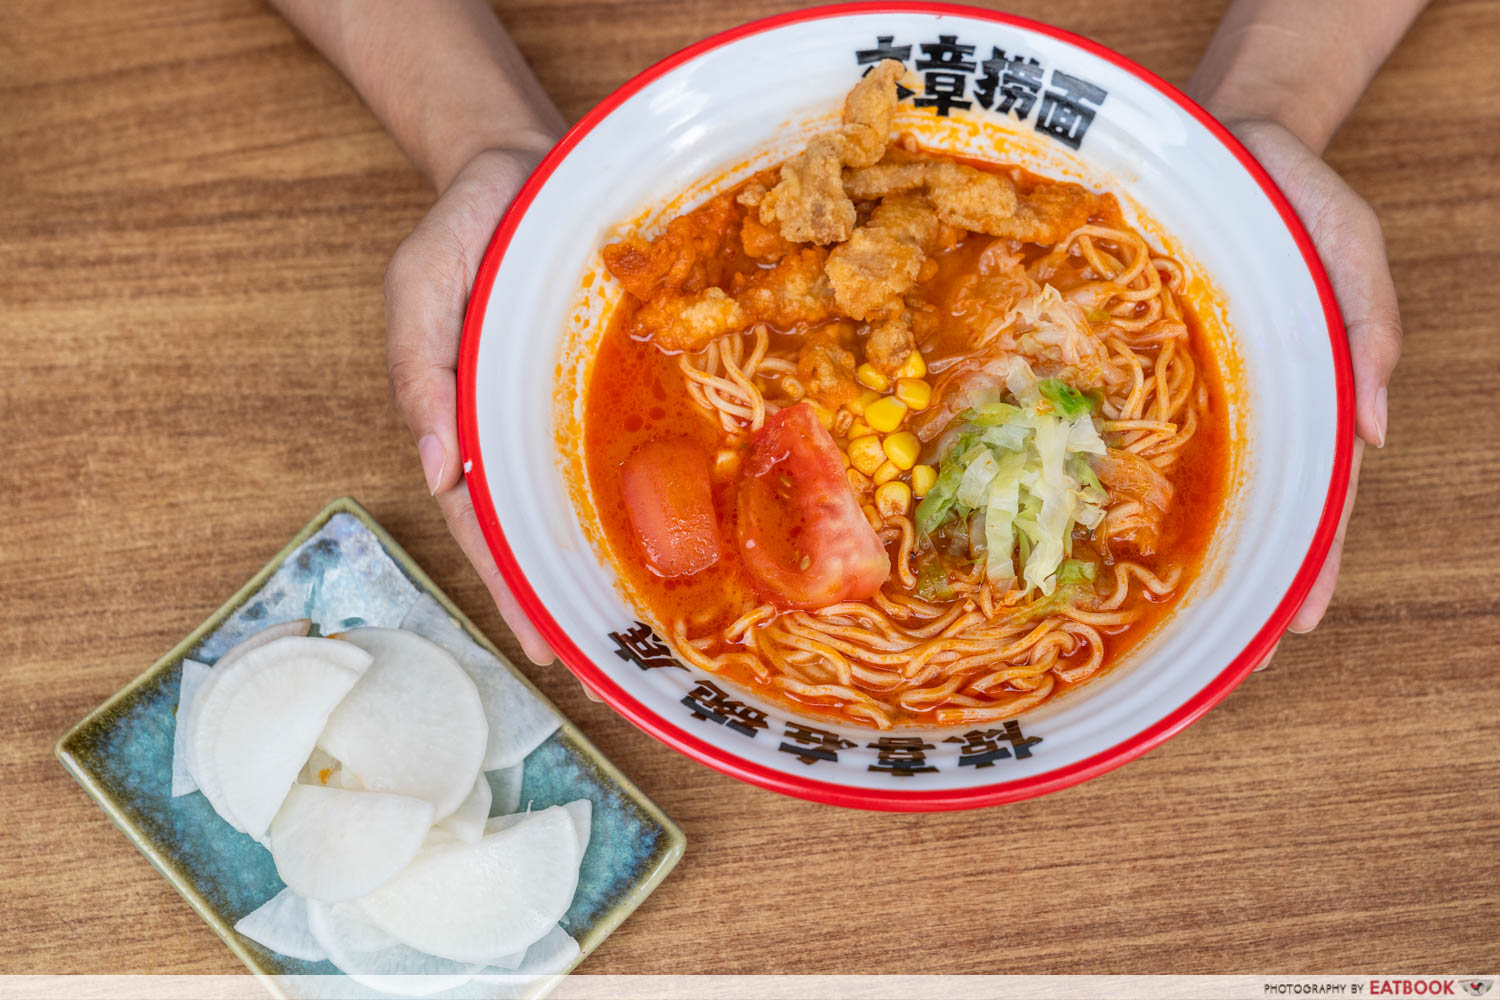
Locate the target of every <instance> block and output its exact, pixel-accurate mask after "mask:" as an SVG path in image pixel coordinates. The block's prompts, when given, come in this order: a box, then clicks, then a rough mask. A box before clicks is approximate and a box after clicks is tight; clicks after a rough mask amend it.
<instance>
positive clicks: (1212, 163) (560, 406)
mask: <svg viewBox="0 0 1500 1000" xmlns="http://www.w3.org/2000/svg"><path fill="white" fill-rule="evenodd" d="M787 51H790V52H793V53H795V54H796V58H795V59H791V60H789V59H787V58H785V56H784V55H777V56H776V57H775V58H774V59H771V53H785V52H787ZM975 53H978V55H975ZM768 59H771V61H770V62H767V60H768ZM1017 61H1019V62H1017ZM1015 65H1021V66H1023V67H1030V68H1029V69H1028V70H1027V72H1026V73H1025V74H1020V75H1017V74H1016V73H1014V72H1011V71H1012V70H1013V69H1014V67H1015ZM963 66H970V67H971V69H970V70H963V69H962V67H963ZM770 67H774V68H770ZM1007 74H1008V75H1007ZM1032 79H1034V80H1036V81H1039V85H1038V87H1037V88H1034V89H1033V90H1027V89H1026V88H1025V87H1024V86H1022V85H1021V84H1022V83H1024V82H1025V81H1026V80H1032ZM1007 81H1008V82H1007ZM1017 81H1021V83H1018V82H1017ZM600 171H611V173H610V174H609V176H610V183H609V184H607V185H601V184H600V183H599V172H600ZM591 177H592V181H589V180H587V179H588V178H591ZM581 184H587V185H588V186H587V188H586V189H585V188H583V187H579V186H578V185H581ZM502 303H503V308H501V306H502ZM1342 337H1343V331H1342V328H1341V326H1340V325H1339V324H1338V321H1337V314H1336V312H1335V311H1334V310H1333V309H1332V305H1331V300H1330V297H1329V293H1328V289H1327V285H1326V279H1325V278H1324V277H1323V274H1322V270H1321V267H1320V265H1319V264H1318V262H1317V260H1316V257H1315V256H1313V254H1312V252H1311V249H1310V246H1309V244H1308V242H1307V239H1306V235H1305V233H1304V232H1303V231H1302V229H1301V227H1300V225H1299V224H1298V223H1297V222H1296V220H1295V217H1294V216H1293V215H1292V214H1291V212H1290V210H1289V209H1287V208H1286V206H1285V204H1284V202H1283V201H1282V200H1281V197H1280V195H1279V193H1278V192H1276V190H1275V188H1274V186H1273V185H1271V184H1270V182H1269V181H1268V180H1267V179H1265V177H1264V175H1263V173H1262V172H1261V171H1260V170H1259V168H1258V166H1257V165H1256V164H1255V163H1254V161H1253V160H1252V159H1250V157H1249V156H1248V154H1245V153H1244V151H1243V150H1242V149H1241V148H1240V147H1238V145H1237V144H1235V143H1234V141H1233V139H1232V138H1230V137H1229V136H1228V134H1227V133H1226V132H1224V131H1223V129H1222V128H1221V127H1219V126H1218V125H1217V123H1214V122H1213V121H1212V120H1211V119H1209V118H1208V117H1207V116H1206V115H1204V114H1203V113H1202V112H1201V111H1199V110H1198V109H1196V108H1195V107H1194V106H1192V105H1191V104H1190V102H1187V100H1186V99H1185V98H1182V97H1181V96H1180V95H1178V94H1176V93H1175V92H1174V91H1171V90H1170V88H1168V87H1167V86H1166V85H1165V84H1162V83H1160V82H1159V81H1157V80H1155V79H1154V78H1152V77H1150V76H1149V75H1148V74H1146V73H1145V72H1144V71H1142V70H1139V68H1137V67H1134V66H1132V65H1131V64H1128V63H1126V62H1125V61H1124V60H1122V59H1121V58H1120V57H1118V56H1115V55H1113V54H1112V53H1108V52H1107V51H1106V50H1102V49H1100V48H1098V47H1097V46H1094V45H1092V44H1091V43H1087V42H1085V41H1083V40H1081V39H1076V38H1073V37H1072V36H1066V35H1064V34H1062V33H1060V32H1056V31H1055V30H1053V29H1048V28H1043V27H1041V26H1038V25H1033V24H1030V23H1027V22H1021V21H1018V20H1015V19H1009V18H1006V17H1003V16H999V15H991V14H988V13H982V12H970V11H968V10H967V9H961V8H942V9H941V10H938V9H934V8H922V7H915V8H903V7H901V6H899V5H898V6H893V7H891V8H890V9H889V10H886V11H869V10H863V9H862V10H860V11H858V12H853V11H841V10H839V9H838V8H827V9H822V10H815V11H808V12H803V13H801V14H796V15H787V16H785V17H782V18H776V19H771V20H769V21H766V22H759V23H757V24H754V25H749V26H746V27H745V28H743V29H738V30H737V31H735V32H730V33H727V34H726V35H725V36H720V37H718V38H715V39H710V40H709V41H707V42H705V43H701V44H700V46H697V47H694V48H693V49H689V50H686V51H685V52H684V53H682V54H679V56H676V57H674V58H673V59H671V60H668V61H667V63H664V64H662V65H661V66H658V67H655V68H654V69H653V70H651V71H648V72H647V73H646V74H643V76H642V77H640V78H637V80H635V81H632V83H631V84H628V85H627V86H626V87H625V88H622V90H621V91H620V92H618V93H617V94H616V95H614V96H613V97H612V98H610V99H609V100H608V101H606V102H605V103H604V104H603V105H601V107H600V109H597V110H596V111H595V112H594V113H593V114H591V115H590V116H589V118H587V119H585V121H584V122H583V123H581V124H580V125H579V126H578V127H577V128H575V130H574V131H573V132H572V133H570V135H569V136H568V138H567V139H565V140H564V142H563V143H562V144H561V145H560V146H559V147H558V149H557V150H554V152H553V153H552V154H551V155H550V156H549V158H548V160H547V161H546V162H544V164H543V165H542V167H541V169H540V170H539V171H538V173H537V175H536V176H535V177H533V179H532V180H531V181H530V182H529V183H528V185H527V188H526V189H525V190H523V192H522V194H521V195H520V196H519V197H518V199H517V202H516V204H515V205H514V206H513V207H512V209H511V211H510V212H509V213H508V215H507V217H506V218H505V219H504V220H503V221H502V224H501V226H500V228H499V230H498V231H497V235H496V239H495V242H494V244H493V245H492V246H491V248H490V251H489V253H488V254H487V256H486V258H485V261H484V263H483V266H482V267H481V269H480V275H479V279H478V281H477V282H476V286H475V292H474V295H473V296H472V298H471V303H470V311H469V315H468V317H467V320H466V325H465V336H464V344H463V350H462V356H461V358H460V380H459V389H460V425H461V426H460V432H461V438H462V447H463V450H464V457H465V465H466V473H467V475H468V480H469V487H470V491H471V495H472V496H473V498H474V502H475V509H476V513H478V515H479V518H480V523H481V527H482V528H483V529H484V531H485V536H486V539H487V541H488V542H489V544H490V547H491V549H492V551H493V552H494V554H495V556H496V560H497V563H498V565H499V566H500V568H501V571H502V573H503V574H504V575H505V577H506V580H507V582H508V583H509V584H510V585H511V587H512V589H513V590H515V592H516V593H517V597H518V599H519V601H520V602H521V604H522V606H523V608H524V609H525V611H526V612H527V613H528V615H530V616H531V617H532V619H533V621H534V622H536V624H537V625H538V627H539V628H541V630H542V631H543V634H544V635H545V636H546V638H547V640H548V641H549V643H550V644H552V646H553V648H554V649H555V650H556V651H557V652H558V654H559V656H560V658H561V659H562V660H563V662H564V663H565V664H566V665H567V666H568V667H569V668H570V669H572V670H573V671H574V672H575V673H576V674H578V676H579V677H580V679H581V680H582V681H583V682H584V683H585V685H586V686H588V687H589V688H591V689H592V690H593V691H594V692H596V693H597V694H598V695H599V696H600V697H602V698H603V699H604V700H606V701H608V702H609V703H610V704H612V705H613V706H614V707H615V708H616V709H617V710H619V711H620V712H621V713H622V714H625V715H626V716H627V717H628V718H630V719H631V720H632V721H634V722H635V723H637V724H638V725H640V726H642V728H644V729H646V730H647V731H648V732H651V733H652V734H653V735H656V736H657V737H659V738H661V739H663V740H664V741H666V742H668V743H669V744H671V745H673V746H675V747H677V748H679V749H681V750H683V751H684V752H686V753H689V754H690V755H692V756H694V757H696V758H698V759H700V760H702V761H704V762H706V763H709V764H710V765H712V766H714V767H717V768H719V769H720V770H723V771H725V772H726V773H729V774H731V775H734V776H736V777H740V778H743V779H745V780H750V781H754V782H756V783H759V784H762V785H765V786H767V787H770V788H773V789H776V790H779V791H784V792H788V793H791V794H797V795H801V796H804V797H808V798H813V799H818V800H821V801H826V802H832V803H837V804H844V805H857V806H865V807H874V808H898V809H930V808H953V807H963V806H973V805H982V804H988V803H994V802H1002V801H1007V800H1012V799H1016V798H1022V797H1026V796H1029V795H1034V794H1040V793H1043V792H1046V791H1050V790H1054V789H1056V788H1060V787H1065V786H1066V785H1068V784H1072V783H1075V782H1076V781H1079V780H1084V779H1086V778H1088V777H1091V776H1093V775H1094V774H1098V773H1101V772H1102V771H1104V770H1108V769H1109V768H1111V767H1113V766H1116V765H1118V764H1119V763H1123V762H1124V761H1125V760H1128V759H1129V758H1130V757H1132V756H1135V755H1137V754H1139V753H1141V752H1143V751H1144V750H1145V749H1149V747H1150V746H1152V745H1154V744H1155V743H1158V742H1160V741H1161V740H1162V739H1165V738H1167V737H1168V736H1170V735H1172V734H1173V733H1175V732H1176V731H1178V730H1180V729H1181V728H1182V727H1184V726H1185V725H1187V723H1188V722H1190V721H1192V720H1193V719H1194V718H1196V717H1197V716H1198V715H1201V714H1202V712H1204V711H1206V710H1207V708H1208V707H1210V706H1211V705H1212V704H1213V703H1214V702H1216V701H1217V700H1219V699H1220V698H1222V697H1223V696H1224V695H1225V694H1227V693H1228V692H1229V691H1230V690H1231V689H1232V688H1233V687H1234V685H1235V684H1237V683H1238V682H1239V680H1241V679H1242V678H1243V677H1244V676H1245V674H1247V673H1248V672H1249V671H1250V670H1251V669H1253V667H1254V666H1255V665H1256V663H1257V662H1258V660H1259V658H1260V657H1261V656H1263V655H1264V654H1265V652H1266V651H1268V650H1269V648H1270V646H1271V645H1272V644H1273V643H1274V641H1275V638H1276V637H1277V636H1278V635H1279V634H1280V631H1281V629H1282V628H1284V626H1285V621H1286V620H1287V618H1288V617H1289V616H1290V614H1291V612H1292V611H1293V610H1295V607H1296V603H1297V602H1298V601H1300V597H1301V595H1302V594H1304V593H1305V592H1306V589H1307V587H1308V586H1309V585H1310V583H1311V579H1312V575H1313V574H1314V573H1315V572H1316V569H1317V567H1318V565H1319V563H1320V561H1321V554H1322V553H1323V552H1326V549H1327V546H1328V542H1329V538H1330V537H1331V532H1332V529H1333V526H1334V525H1335V524H1336V521H1337V515H1338V504H1339V502H1341V496H1342V489H1341V483H1340V481H1339V479H1340V476H1341V475H1347V471H1346V470H1347V462H1348V450H1349V431H1348V423H1349V419H1350V418H1349V386H1348V368H1347V356H1346V352H1345V349H1344V347H1343V341H1342ZM1288 359H1293V360H1294V361H1295V363H1294V364H1287V363H1286V362H1287V360H1288ZM548 427H550V428H551V433H550V434H547V433H546V432H545V430H544V428H548ZM1336 487H1337V488H1336Z"/></svg>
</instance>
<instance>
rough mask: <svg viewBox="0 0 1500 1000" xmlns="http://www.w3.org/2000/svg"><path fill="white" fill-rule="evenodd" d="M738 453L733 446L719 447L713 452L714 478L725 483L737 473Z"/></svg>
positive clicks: (738, 469)
mask: <svg viewBox="0 0 1500 1000" xmlns="http://www.w3.org/2000/svg"><path fill="white" fill-rule="evenodd" d="M739 472H740V453H739V452H738V451H735V450H734V449H733V448H720V449H719V450H718V451H716V452H714V478H715V479H717V480H718V481H719V482H721V483H727V482H729V481H730V480H732V479H734V478H735V477H736V476H738V475H739Z"/></svg>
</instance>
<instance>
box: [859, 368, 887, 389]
mask: <svg viewBox="0 0 1500 1000" xmlns="http://www.w3.org/2000/svg"><path fill="white" fill-rule="evenodd" d="M854 377H855V378H856V379H858V380H859V384H860V385H862V386H864V387H865V388H866V389H874V390H875V391H876V392H886V391H888V390H889V389H890V387H891V380H890V379H889V378H887V377H886V376H885V375H884V374H883V373H882V372H881V371H880V369H878V368H876V367H875V366H874V365H872V364H870V363H869V362H868V361H867V362H865V363H864V364H862V365H860V366H859V367H858V368H856V369H854Z"/></svg>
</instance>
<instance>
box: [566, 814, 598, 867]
mask: <svg viewBox="0 0 1500 1000" xmlns="http://www.w3.org/2000/svg"><path fill="white" fill-rule="evenodd" d="M563 808H564V809H566V810H567V811H568V815H570V816H572V817H573V831H574V833H576V834H577V836H578V863H579V864H582V863H583V855H584V853H585V852H586V851H587V850H588V849H589V836H590V835H591V834H592V833H593V829H594V803H593V802H592V801H590V800H589V799H574V800H573V801H572V802H569V803H567V804H566V805H564V806H563Z"/></svg>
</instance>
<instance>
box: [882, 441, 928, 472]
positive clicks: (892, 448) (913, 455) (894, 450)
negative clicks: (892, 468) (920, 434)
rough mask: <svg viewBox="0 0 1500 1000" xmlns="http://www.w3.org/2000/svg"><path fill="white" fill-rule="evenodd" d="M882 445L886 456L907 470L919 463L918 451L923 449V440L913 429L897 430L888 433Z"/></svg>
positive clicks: (900, 467)
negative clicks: (920, 439)
mask: <svg viewBox="0 0 1500 1000" xmlns="http://www.w3.org/2000/svg"><path fill="white" fill-rule="evenodd" d="M880 447H881V448H882V449H883V450H884V451H885V457H886V458H888V459H890V460H891V461H892V462H893V463H895V465H896V468H898V469H900V470H901V471H902V472H905V471H906V470H907V469H910V468H911V467H912V466H913V465H916V464H917V453H918V452H919V451H921V450H922V442H920V441H918V440H917V436H916V435H915V434H913V433H912V432H911V431H897V432H896V433H895V434H890V435H887V436H886V439H885V440H884V441H882V442H881V443H880Z"/></svg>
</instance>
